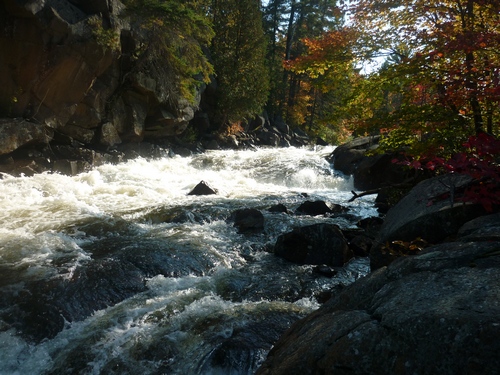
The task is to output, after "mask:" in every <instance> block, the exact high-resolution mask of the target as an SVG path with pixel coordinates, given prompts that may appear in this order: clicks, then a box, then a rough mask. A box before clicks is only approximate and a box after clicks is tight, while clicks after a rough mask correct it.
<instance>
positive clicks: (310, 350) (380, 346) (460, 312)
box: [256, 242, 500, 375]
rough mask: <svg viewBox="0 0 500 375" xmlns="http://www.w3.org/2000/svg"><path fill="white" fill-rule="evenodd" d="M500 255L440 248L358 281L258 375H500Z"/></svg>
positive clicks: (470, 246)
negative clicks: (499, 370) (302, 374)
mask: <svg viewBox="0 0 500 375" xmlns="http://www.w3.org/2000/svg"><path fill="white" fill-rule="evenodd" d="M498 248H499V242H476V243H470V242H461V243H447V244H442V245H437V246H434V247H432V248H429V249H427V250H425V251H424V252H422V253H421V254H419V255H416V256H413V257H406V258H404V259H403V258H401V259H400V260H398V261H396V262H394V263H392V264H391V265H389V266H388V267H387V268H383V269H380V270H378V271H376V272H374V273H372V274H370V275H369V276H367V277H365V278H363V279H360V280H358V281H356V282H355V283H354V284H352V285H350V286H348V287H347V288H345V289H344V290H343V291H342V292H341V293H340V294H338V295H336V296H334V297H333V298H332V299H330V300H329V301H328V302H326V304H325V305H323V307H321V308H320V309H319V310H317V311H315V312H313V313H312V314H310V315H309V316H308V317H306V318H305V319H303V320H301V321H299V322H297V323H296V324H294V325H293V326H292V328H291V329H290V330H288V331H287V332H286V333H285V334H284V335H283V336H282V337H281V338H280V340H279V341H278V342H277V343H276V344H275V346H274V347H273V349H272V350H271V352H270V353H269V355H268V358H267V360H266V361H265V362H264V364H263V366H261V368H260V369H259V370H258V371H257V372H256V374H258V375H281V374H283V375H285V374H300V373H304V374H325V375H329V374H387V375H389V374H423V375H425V374H428V375H431V374H435V373H439V374H442V375H454V374H496V373H498V368H499V366H500V357H499V356H498V352H499V351H500V341H499V340H498V337H500V324H499V323H498V316H499V314H500V304H499V303H498V300H499V296H500V277H499V275H500V253H499V251H498Z"/></svg>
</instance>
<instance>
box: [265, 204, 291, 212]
mask: <svg viewBox="0 0 500 375" xmlns="http://www.w3.org/2000/svg"><path fill="white" fill-rule="evenodd" d="M268 211H269V212H274V213H280V212H282V213H288V208H286V206H285V205H284V204H282V203H278V204H275V205H274V206H271V207H269V209H268Z"/></svg>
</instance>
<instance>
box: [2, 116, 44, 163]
mask: <svg viewBox="0 0 500 375" xmlns="http://www.w3.org/2000/svg"><path fill="white" fill-rule="evenodd" d="M48 141H49V136H48V133H47V132H46V131H45V128H44V126H43V125H39V124H35V123H33V122H28V121H26V120H23V119H8V118H6V119H0V155H5V154H8V153H11V152H12V151H15V150H17V149H18V148H20V147H23V146H27V145H33V144H34V145H36V144H47V143H48Z"/></svg>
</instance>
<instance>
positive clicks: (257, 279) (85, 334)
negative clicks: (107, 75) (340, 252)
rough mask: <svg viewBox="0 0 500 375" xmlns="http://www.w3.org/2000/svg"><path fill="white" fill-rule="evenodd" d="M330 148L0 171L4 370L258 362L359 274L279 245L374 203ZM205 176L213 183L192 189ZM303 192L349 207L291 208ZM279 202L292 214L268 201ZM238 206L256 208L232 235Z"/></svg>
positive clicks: (148, 369)
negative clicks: (320, 211) (256, 221)
mask: <svg viewBox="0 0 500 375" xmlns="http://www.w3.org/2000/svg"><path fill="white" fill-rule="evenodd" d="M332 151H333V148H332V147H316V148H314V149H312V148H293V147H292V148H285V149H274V148H265V149H258V150H247V151H210V152H207V153H205V154H200V155H195V156H192V157H178V156H174V157H168V156H165V157H164V158H160V159H155V160H146V159H142V158H139V159H136V160H133V161H129V162H127V163H122V164H119V165H102V166H100V167H97V168H95V169H94V170H92V171H90V172H88V173H83V174H80V175H78V176H74V177H68V176H63V175H58V174H39V175H35V176H33V177H18V178H14V177H10V176H7V175H5V176H3V178H2V179H1V180H0V202H1V203H0V204H1V205H0V207H1V211H0V297H1V298H0V374H22V375H24V374H30V375H33V374H142V375H145V374H180V375H181V374H182V375H190V374H253V373H254V372H255V370H256V369H257V367H258V366H259V365H260V364H261V363H262V361H263V360H264V359H265V357H266V355H267V353H268V351H269V350H270V348H271V347H272V345H273V343H274V342H275V341H276V340H277V338H278V337H279V336H280V335H281V334H282V333H283V332H284V330H286V328H288V327H289V326H290V325H291V324H292V323H293V322H294V321H296V320H297V319H299V318H301V317H303V316H305V315H307V314H308V313H310V312H312V311H313V310H315V309H317V308H318V307H319V303H318V301H319V300H321V295H322V294H324V293H326V292H328V291H331V290H335V288H336V287H341V286H342V285H347V284H349V283H351V282H353V281H354V280H355V279H356V278H358V277H361V276H363V275H365V274H366V273H367V272H368V270H369V266H368V261H367V260H366V259H363V258H358V259H353V260H352V261H350V262H349V263H348V264H347V265H345V267H343V268H341V269H339V270H338V273H337V275H336V276H334V277H326V276H322V275H320V274H317V273H315V272H314V270H313V268H314V267H313V266H308V265H306V266H303V265H296V264H292V263H289V262H286V261H284V260H282V259H279V258H277V257H276V256H274V255H273V254H272V252H271V251H270V250H272V246H273V244H274V243H275V241H276V238H277V237H278V236H279V235H280V234H282V233H285V232H288V231H290V230H291V229H292V228H293V227H296V226H304V225H309V224H313V223H319V222H330V223H335V224H338V225H339V226H340V227H341V228H350V227H353V226H354V225H355V223H356V221H357V220H359V219H360V218H363V217H367V216H374V215H376V211H375V209H374V208H373V201H372V200H371V199H372V198H370V197H365V198H362V199H357V200H356V201H354V202H352V203H347V201H348V199H349V198H350V197H351V193H350V190H351V189H352V186H351V181H349V179H347V178H345V177H343V176H341V175H339V174H337V173H336V172H335V171H334V170H333V169H332V167H331V165H330V164H329V163H328V162H327V161H326V159H325V157H326V156H327V155H329V154H330V153H331V152H332ZM201 180H203V181H206V182H207V183H208V184H209V185H211V186H213V187H214V188H216V189H218V194H217V195H210V196H191V195H187V193H188V192H189V191H190V190H191V189H192V188H193V187H194V186H195V185H196V184H197V183H198V182H200V181H201ZM305 200H324V201H326V202H330V203H337V204H342V205H344V206H347V207H349V211H348V212H347V213H345V214H340V215H333V216H328V217H326V216H317V217H311V216H306V215H302V216H300V215H295V214H293V212H294V210H295V209H296V208H297V207H298V206H299V205H300V204H301V203H303V202H304V201H305ZM276 204H283V205H285V206H286V207H287V208H288V210H289V213H271V212H269V211H268V208H269V207H271V206H273V205H276ZM239 208H256V209H259V210H261V212H262V213H263V214H264V217H265V228H264V231H263V232H262V233H254V234H240V233H238V231H237V229H236V228H235V227H234V226H233V225H232V223H231V222H230V221H229V220H228V218H229V217H230V215H231V213H232V212H233V211H235V210H236V209H239Z"/></svg>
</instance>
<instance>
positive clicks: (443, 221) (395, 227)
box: [370, 174, 486, 270]
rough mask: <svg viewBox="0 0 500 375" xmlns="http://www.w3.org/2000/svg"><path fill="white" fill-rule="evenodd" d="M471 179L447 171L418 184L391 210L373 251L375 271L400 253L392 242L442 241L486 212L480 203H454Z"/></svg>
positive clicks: (372, 259)
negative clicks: (392, 247)
mask: <svg viewBox="0 0 500 375" xmlns="http://www.w3.org/2000/svg"><path fill="white" fill-rule="evenodd" d="M470 181H471V177H469V176H467V175H455V174H446V175H442V176H438V177H434V178H431V179H427V180H424V181H422V182H420V183H419V184H417V185H416V186H415V187H414V188H413V189H412V190H411V191H410V192H409V193H408V194H407V195H406V196H405V197H404V198H403V199H401V201H399V202H398V203H397V204H396V205H395V206H394V207H392V208H391V209H390V210H389V212H388V213H387V215H386V217H385V219H384V223H383V224H382V227H381V228H380V231H379V233H378V235H377V237H376V239H375V244H374V247H373V248H372V250H371V252H370V263H371V267H372V270H373V269H376V268H379V267H382V266H384V265H387V264H389V263H390V262H391V261H392V260H394V259H395V258H396V257H397V256H398V255H397V254H392V253H391V252H390V246H388V245H390V243H391V242H392V241H413V240H416V239H417V238H419V239H422V240H425V241H426V242H429V243H438V242H441V241H443V240H445V239H446V238H447V237H450V236H454V235H455V234H456V233H457V231H458V230H459V228H460V227H461V226H462V225H463V224H464V223H466V222H467V221H469V220H472V219H474V218H476V217H478V216H481V215H484V214H485V213H486V212H485V210H484V209H483V208H482V207H481V206H480V205H473V204H469V203H467V204H465V203H460V202H458V203H457V202H453V200H454V198H456V196H458V194H459V192H460V191H461V190H463V189H464V187H465V186H466V185H467V184H468V183H469V182H470Z"/></svg>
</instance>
